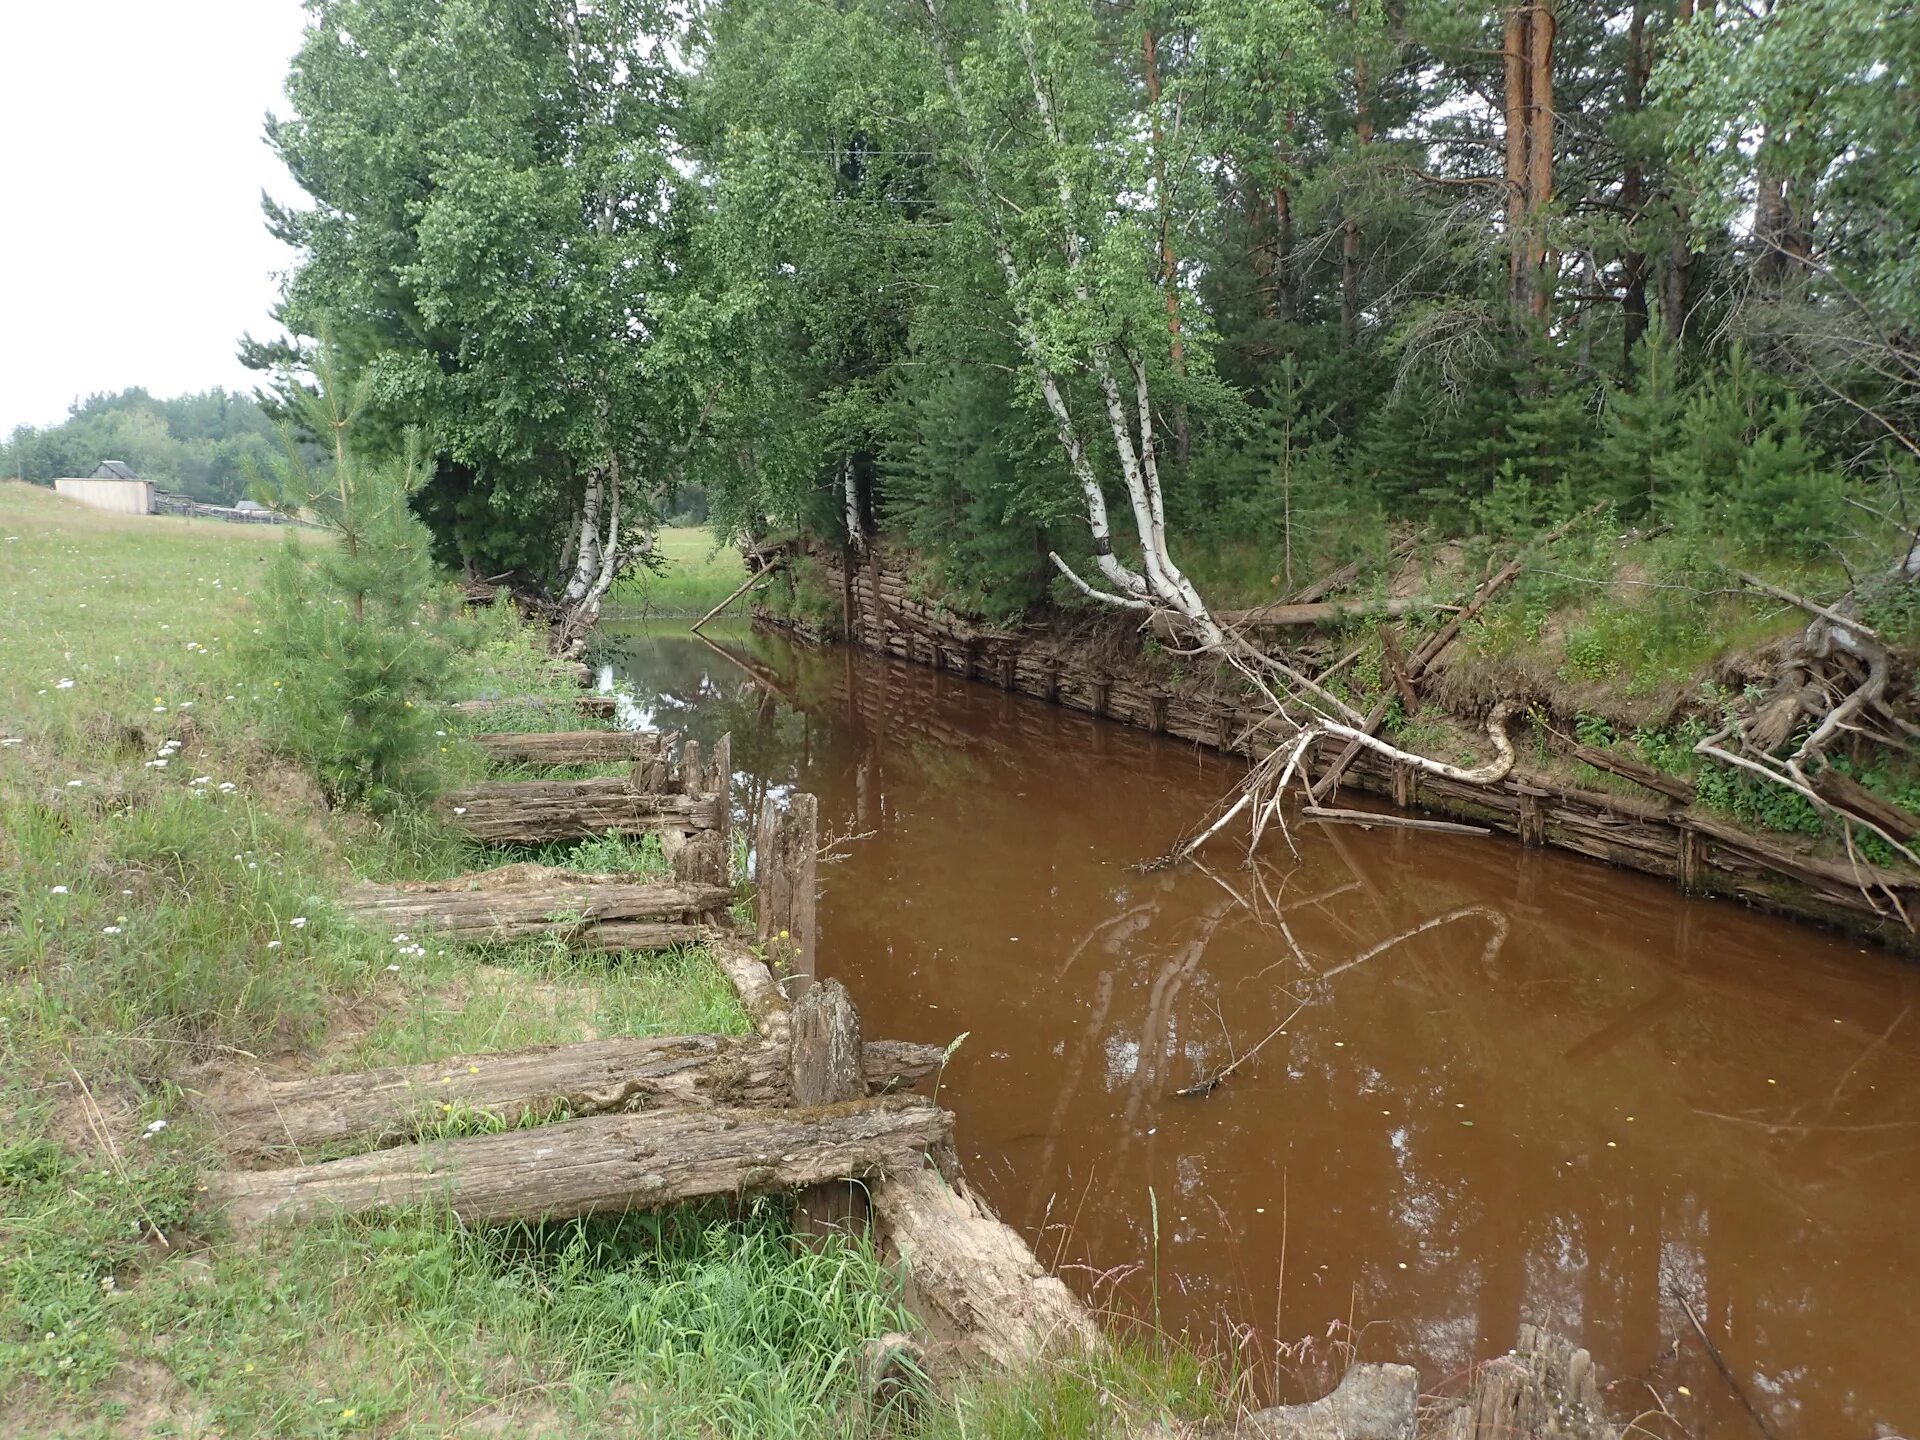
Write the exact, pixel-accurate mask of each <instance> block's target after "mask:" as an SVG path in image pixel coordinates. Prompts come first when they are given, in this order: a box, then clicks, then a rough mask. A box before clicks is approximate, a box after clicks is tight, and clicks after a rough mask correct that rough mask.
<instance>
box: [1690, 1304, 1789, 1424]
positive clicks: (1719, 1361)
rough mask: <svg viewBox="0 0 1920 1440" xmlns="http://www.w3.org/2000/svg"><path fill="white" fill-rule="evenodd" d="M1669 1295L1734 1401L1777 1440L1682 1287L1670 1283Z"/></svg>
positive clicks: (1755, 1422)
mask: <svg viewBox="0 0 1920 1440" xmlns="http://www.w3.org/2000/svg"><path fill="white" fill-rule="evenodd" d="M1667 1293H1668V1294H1669V1295H1671V1296H1672V1297H1673V1298H1674V1299H1675V1300H1677V1301H1679V1302H1680V1308H1681V1309H1682V1310H1685V1311H1686V1312H1687V1319H1689V1320H1690V1321H1692V1322H1693V1333H1694V1334H1696V1335H1698V1336H1699V1337H1700V1343H1701V1344H1702V1345H1704V1346H1706V1347H1707V1354H1708V1355H1709V1356H1711V1357H1712V1359H1713V1364H1714V1368H1715V1369H1717V1370H1718V1371H1719V1372H1720V1378H1721V1379H1723V1380H1725V1381H1726V1382H1727V1388H1728V1389H1729V1390H1731V1391H1733V1397H1734V1399H1736V1400H1738V1401H1739V1402H1740V1403H1741V1404H1742V1405H1744V1406H1746V1407H1747V1414H1749V1415H1751V1416H1752V1417H1753V1423H1754V1425H1755V1427H1756V1428H1757V1429H1758V1430H1759V1431H1760V1433H1761V1434H1762V1435H1764V1436H1766V1437H1767V1440H1776V1437H1775V1435H1774V1432H1773V1427H1772V1426H1771V1425H1769V1424H1768V1423H1767V1417H1766V1416H1764V1415H1762V1414H1761V1413H1760V1412H1759V1411H1758V1410H1756V1409H1755V1408H1754V1404H1753V1401H1752V1400H1751V1399H1749V1398H1748V1397H1747V1392H1746V1391H1745V1389H1743V1388H1742V1387H1741V1384H1740V1381H1739V1378H1738V1377H1737V1376H1735V1375H1734V1373H1733V1367H1732V1366H1731V1365H1729V1364H1727V1357H1726V1356H1724V1355H1722V1354H1721V1353H1720V1347H1719V1346H1718V1345H1716V1344H1714V1343H1713V1337H1712V1336H1711V1335H1709V1334H1707V1327H1706V1326H1704V1325H1702V1324H1701V1323H1700V1317H1699V1316H1698V1315H1696V1314H1695V1313H1694V1309H1693V1306H1692V1305H1691V1304H1690V1303H1689V1302H1688V1300H1687V1297H1686V1296H1685V1295H1684V1294H1683V1293H1682V1292H1681V1290H1680V1287H1679V1286H1678V1285H1674V1284H1671V1283H1669V1284H1668V1286H1667Z"/></svg>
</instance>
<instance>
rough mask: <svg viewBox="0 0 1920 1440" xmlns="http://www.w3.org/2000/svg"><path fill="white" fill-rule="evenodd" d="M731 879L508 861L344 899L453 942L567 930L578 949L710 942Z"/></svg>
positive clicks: (369, 921) (375, 916) (357, 913)
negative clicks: (689, 880)
mask: <svg viewBox="0 0 1920 1440" xmlns="http://www.w3.org/2000/svg"><path fill="white" fill-rule="evenodd" d="M732 899H733V892H732V891H731V890H730V889H729V888H728V887H727V886H725V885H660V884H652V885H646V884H634V883H632V882H631V881H630V880H628V879H626V878H625V877H623V876H618V875H582V874H579V873H578V872H575V871H571V870H556V869H551V868H548V867H547V866H543V865H509V866H505V867H503V868H502V869H500V870H493V871H482V872H480V873H479V874H477V875H464V876H461V877H459V878H458V879H454V880H434V881H426V882H421V883H414V884H403V885H372V884H363V885H360V886H358V887H356V888H355V889H353V890H350V891H349V892H348V893H347V894H346V896H345V897H344V898H343V900H342V902H341V903H342V906H343V907H344V908H345V910H346V912H347V913H348V914H349V915H351V916H352V917H353V918H354V919H356V920H358V921H360V922H361V923H362V924H366V925H380V926H385V927H386V928H387V929H388V930H390V931H392V932H395V933H398V932H401V931H408V930H415V929H432V930H433V931H435V932H436V933H437V934H440V935H442V936H445V937H446V938H448V939H453V940H468V941H509V940H526V939H534V938H538V937H543V936H553V937H558V938H564V939H565V940H566V941H567V943H568V944H569V945H570V946H572V947H573V948H575V949H580V950H599V951H618V950H660V949H665V948H666V947H668V946H671V945H685V944H693V943H697V942H698V941H700V940H702V939H703V938H705V937H704V932H703V930H702V928H701V926H702V922H703V921H704V920H705V919H706V918H707V917H710V916H713V915H716V914H721V913H724V912H725V911H726V908H727V906H728V905H729V904H730V903H731V902H732Z"/></svg>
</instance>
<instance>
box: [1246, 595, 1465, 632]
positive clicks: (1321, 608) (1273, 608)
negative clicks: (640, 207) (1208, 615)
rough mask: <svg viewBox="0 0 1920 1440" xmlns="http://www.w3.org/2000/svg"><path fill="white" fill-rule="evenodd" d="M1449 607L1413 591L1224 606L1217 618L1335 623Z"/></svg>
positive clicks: (1266, 623)
mask: <svg viewBox="0 0 1920 1440" xmlns="http://www.w3.org/2000/svg"><path fill="white" fill-rule="evenodd" d="M1444 608H1446V607H1444V606H1442V605H1441V604H1440V602H1439V601H1437V600H1429V599H1425V598H1423V597H1421V596H1418V595H1409V596H1404V597H1401V598H1397V599H1392V600H1321V601H1317V602H1315V603H1312V604H1287V603H1279V604H1273V605H1261V606H1258V607H1257V608H1255V609H1252V610H1223V611H1221V612H1220V613H1219V614H1218V615H1217V616H1216V617H1215V618H1216V619H1218V620H1219V621H1220V623H1221V624H1222V625H1232V626H1236V627H1239V628H1241V629H1252V630H1260V629H1268V628H1277V627H1281V626H1306V625H1331V624H1333V623H1334V622H1336V621H1339V620H1360V619H1366V618H1369V617H1374V616H1384V617H1388V618H1392V617H1395V616H1400V615H1425V614H1430V613H1432V612H1434V611H1436V610H1441V609H1444Z"/></svg>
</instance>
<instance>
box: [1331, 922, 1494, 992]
mask: <svg viewBox="0 0 1920 1440" xmlns="http://www.w3.org/2000/svg"><path fill="white" fill-rule="evenodd" d="M1476 915H1477V916H1479V917H1480V918H1481V919H1483V920H1485V921H1487V922H1488V923H1489V924H1490V925H1492V926H1493V934H1492V935H1491V936H1490V937H1489V938H1488V940H1487V948H1486V949H1485V950H1484V951H1482V952H1481V955H1480V963H1481V964H1482V965H1485V964H1486V963H1487V962H1488V961H1490V960H1492V959H1493V957H1494V956H1495V955H1497V954H1499V953H1500V947H1501V946H1502V945H1505V944H1506V943H1507V928H1508V922H1507V917H1506V915H1505V914H1504V913H1503V912H1501V911H1499V910H1496V909H1494V908H1493V906H1491V905H1462V906H1461V907H1460V908H1459V909H1458V910H1449V911H1448V912H1447V913H1446V914H1444V915H1436V916H1434V917H1433V918H1432V919H1431V920H1422V921H1421V922H1420V923H1419V924H1418V925H1416V926H1414V927H1413V928H1412V929H1411V930H1402V931H1401V932H1400V933H1399V934H1398V935H1394V936H1390V937H1389V938H1387V939H1385V940H1382V941H1381V942H1380V943H1379V944H1377V945H1371V946H1369V947H1368V948H1366V949H1365V950H1362V951H1361V952H1360V953H1359V954H1358V955H1356V956H1354V957H1353V959H1351V960H1349V961H1347V963H1346V964H1344V965H1336V966H1334V967H1333V969H1331V970H1329V971H1327V972H1326V973H1325V974H1323V975H1322V976H1321V977H1320V978H1321V979H1322V980H1331V979H1332V978H1333V977H1334V976H1336V975H1338V974H1340V973H1341V972H1342V971H1343V970H1351V969H1353V967H1354V966H1356V965H1364V964H1366V963H1367V961H1369V960H1371V959H1373V957H1374V956H1376V955H1379V954H1381V953H1382V952H1383V951H1387V950H1391V949H1392V948H1393V947H1394V946H1396V945H1398V944H1399V943H1400V942H1401V941H1403V940H1411V939H1413V938H1414V937H1415V936H1416V935H1424V934H1426V933H1427V931H1429V930H1437V929H1439V928H1440V927H1441V926H1442V925H1448V924H1451V923H1452V922H1453V921H1455V920H1466V919H1469V918H1471V917H1473V916H1476Z"/></svg>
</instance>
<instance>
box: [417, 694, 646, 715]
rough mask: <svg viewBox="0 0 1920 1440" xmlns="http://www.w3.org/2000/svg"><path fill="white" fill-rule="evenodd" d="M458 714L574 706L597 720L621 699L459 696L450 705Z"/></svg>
mask: <svg viewBox="0 0 1920 1440" xmlns="http://www.w3.org/2000/svg"><path fill="white" fill-rule="evenodd" d="M447 708H448V709H449V710H451V711H452V712H453V713H454V714H455V715H491V714H493V713H494V712H496V711H500V710H535V711H538V710H571V711H574V712H575V713H577V714H580V715H585V716H590V717H591V718H593V719H595V720H611V719H613V717H614V712H615V710H616V709H617V708H618V702H617V701H616V700H615V699H614V697H613V696H611V695H570V696H568V697H567V698H566V699H563V700H559V699H554V698H553V697H552V696H548V695H505V696H499V697H494V698H489V699H485V700H456V701H454V703H453V704H451V705H449V706H448V707H447Z"/></svg>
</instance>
